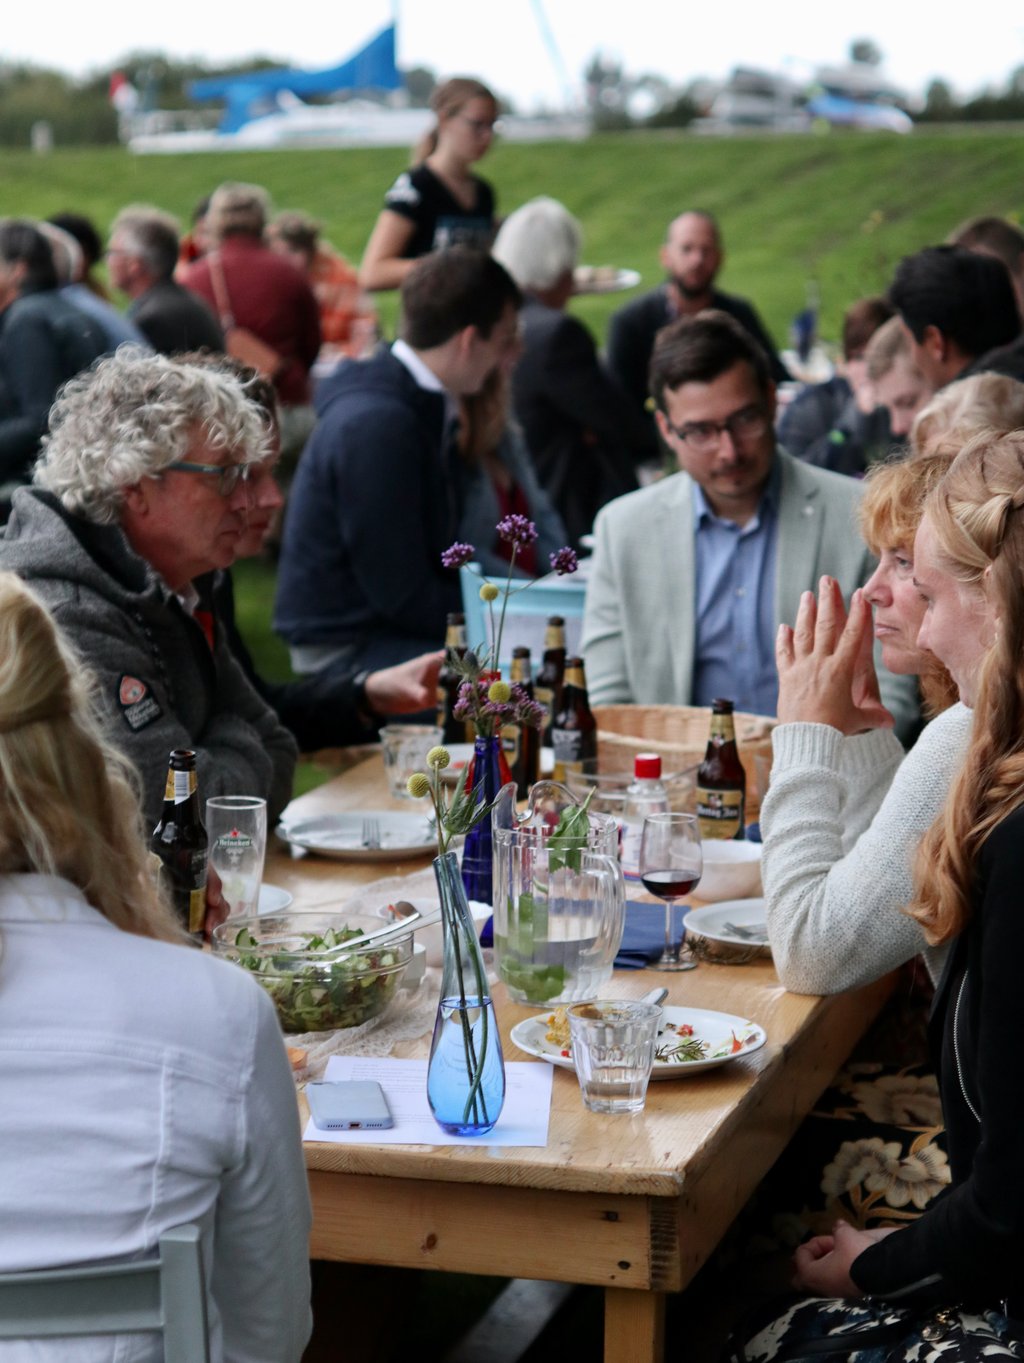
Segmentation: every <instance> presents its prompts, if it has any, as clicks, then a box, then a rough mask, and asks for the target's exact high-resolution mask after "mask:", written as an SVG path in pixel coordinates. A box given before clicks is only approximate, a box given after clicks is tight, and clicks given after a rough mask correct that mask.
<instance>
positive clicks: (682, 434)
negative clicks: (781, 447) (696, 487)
mask: <svg viewBox="0 0 1024 1363" xmlns="http://www.w3.org/2000/svg"><path fill="white" fill-rule="evenodd" d="M768 426H769V420H768V417H767V416H766V415H765V413H764V412H763V411H762V410H761V408H760V407H744V408H742V410H740V411H738V412H733V414H732V416H730V417H726V419H725V420H724V421H690V422H688V423H687V424H686V425H685V426H673V425H672V423H671V422H669V424H668V428H669V430H670V431H671V432H672V434H673V435H674V436H677V437H678V439H680V440H684V441H685V442H686V444H687V445H689V447H690V449H691V450H692V451H693V453H694V454H710V453H711V451H712V450H717V449H718V447H719V445H720V444H721V443H722V432H723V431H728V432H729V435H730V437H731V439H732V441H733V443H734V444H736V445H742V444H745V443H746V442H747V441H748V440H759V439H760V438H761V436H763V435H764V434H765V432H766V431H767V430H768Z"/></svg>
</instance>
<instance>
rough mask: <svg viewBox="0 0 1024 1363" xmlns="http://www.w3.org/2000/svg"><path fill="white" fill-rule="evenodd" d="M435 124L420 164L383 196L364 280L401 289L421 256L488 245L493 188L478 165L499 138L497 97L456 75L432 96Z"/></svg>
mask: <svg viewBox="0 0 1024 1363" xmlns="http://www.w3.org/2000/svg"><path fill="white" fill-rule="evenodd" d="M430 107H431V108H432V109H433V111H434V113H435V115H436V119H437V121H436V123H435V125H434V127H433V128H432V129H431V131H430V132H429V133H428V134H427V136H426V137H425V138H424V140H423V141H422V142H421V143H420V145H419V146H418V147H417V148H416V151H415V154H414V158H413V159H414V165H413V168H412V169H411V170H407V171H403V172H402V174H401V175H399V177H398V179H397V180H396V181H395V183H394V184H393V185H392V186H391V188H390V189H389V190H388V192H387V194H386V195H385V196H384V208H383V210H382V212H381V214H380V216H379V217H378V219H377V222H376V225H375V226H374V229H373V231H372V233H371V234H370V240H369V241H368V242H367V245H366V250H365V251H364V253H363V259H362V264H361V265H360V267H359V282H360V284H361V285H362V286H363V288H364V289H372V290H380V289H397V288H398V287H399V286H400V285H401V283H402V280H403V279H404V278H405V276H406V275H407V274H408V273H409V271H410V270H411V269H412V267H413V264H414V263H415V261H416V260H417V259H418V258H419V257H420V256H425V255H427V254H428V253H429V252H430V251H438V250H441V249H443V248H444V247H446V246H456V245H463V246H476V247H479V248H480V249H481V250H485V251H486V250H489V249H490V245H491V240H492V238H493V236H494V191H493V190H492V189H491V186H490V185H489V184H488V183H487V181H486V180H482V179H481V178H480V177H479V176H478V175H474V174H473V171H472V167H473V166H474V165H475V164H476V162H477V161H479V160H480V158H481V157H482V156H484V155H485V154H486V152H487V150H488V148H489V147H490V145H491V142H492V141H493V139H494V125H495V123H496V122H497V119H498V101H497V100H496V99H495V97H494V95H493V94H492V93H491V92H490V90H488V88H487V86H486V85H484V84H483V83H482V82H481V81H478V80H474V79H473V78H472V77H470V76H454V77H453V78H452V79H451V80H446V81H444V82H443V83H442V84H441V85H438V86H437V87H436V88H435V90H434V92H433V94H432V95H431V97H430Z"/></svg>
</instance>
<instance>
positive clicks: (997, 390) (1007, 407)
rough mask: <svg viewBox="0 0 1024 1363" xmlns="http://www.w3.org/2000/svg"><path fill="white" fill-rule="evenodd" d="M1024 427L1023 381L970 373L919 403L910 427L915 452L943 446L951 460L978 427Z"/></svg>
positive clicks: (986, 428) (1001, 429)
mask: <svg viewBox="0 0 1024 1363" xmlns="http://www.w3.org/2000/svg"><path fill="white" fill-rule="evenodd" d="M1021 429H1024V383H1019V382H1018V381H1017V380H1016V379H1011V378H1008V377H1007V376H1006V375H1005V374H973V375H972V376H971V377H970V378H969V379H960V380H959V382H957V383H950V384H947V385H946V387H945V388H942V389H940V390H939V392H938V393H936V394H935V396H934V397H933V398H931V399H930V400H929V402H928V404H927V406H925V407H922V409H921V410H920V412H918V414H917V416H916V417H915V418H914V424H913V426H912V427H911V429H910V445H911V448H912V449H913V450H914V451H915V452H918V453H923V452H926V451H931V450H935V451H938V450H942V451H944V452H945V453H947V454H948V456H949V458H950V460H951V461H952V459H953V458H954V456H955V455H956V454H957V453H958V452H959V451H960V450H961V449H962V448H963V445H964V442H965V440H966V439H967V438H968V436H969V435H974V434H976V433H977V432H978V431H1019V430H1021Z"/></svg>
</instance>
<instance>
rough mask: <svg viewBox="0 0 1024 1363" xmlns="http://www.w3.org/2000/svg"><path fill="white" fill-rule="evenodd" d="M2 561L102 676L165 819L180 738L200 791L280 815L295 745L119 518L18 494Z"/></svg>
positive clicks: (153, 806)
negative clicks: (257, 803) (90, 515)
mask: <svg viewBox="0 0 1024 1363" xmlns="http://www.w3.org/2000/svg"><path fill="white" fill-rule="evenodd" d="M0 569H9V570H11V571H13V572H16V573H17V574H18V576H19V577H21V578H23V579H24V581H26V582H27V583H28V584H29V585H30V586H31V588H32V589H33V591H34V592H35V593H36V595H37V596H38V597H39V598H40V599H41V600H42V601H43V602H44V604H45V605H46V606H47V607H48V609H49V611H50V613H51V614H52V616H53V618H54V619H55V620H56V621H57V623H58V625H59V626H60V627H61V629H62V630H63V632H64V635H65V637H66V638H67V639H68V640H69V641H70V642H71V644H72V645H73V646H74V648H75V649H76V650H77V651H78V653H79V655H80V656H81V658H82V660H83V661H84V662H85V663H86V665H87V666H88V668H89V670H90V671H91V672H92V673H93V674H94V676H95V677H96V682H97V694H98V699H99V703H100V706H101V709H102V712H103V714H104V716H105V718H106V720H107V731H108V736H109V738H110V739H111V741H112V742H113V743H114V744H115V746H116V747H118V748H120V749H121V750H122V751H123V752H125V753H126V754H127V755H128V757H130V758H131V760H132V761H133V762H134V763H135V765H136V767H137V768H138V770H139V774H140V776H141V778H142V788H143V799H144V809H145V814H146V817H147V819H149V820H150V821H151V822H154V823H155V822H156V820H157V819H158V818H159V816H160V811H161V806H162V802H163V793H164V783H165V781H166V777H167V757H168V754H169V753H170V751H171V749H172V748H194V749H195V751H196V758H197V770H198V779H199V793H200V798H201V799H202V800H203V801H205V800H206V799H207V798H208V797H209V796H211V795H225V794H230V795H260V796H262V797H263V798H264V799H265V800H266V801H267V806H268V810H267V812H268V816H269V818H270V819H271V820H272V821H276V819H277V817H278V815H279V814H280V812H281V810H282V809H283V808H284V806H285V805H286V804H287V802H288V800H289V799H290V798H291V787H292V776H293V772H294V767H295V757H296V747H295V742H294V740H293V739H292V737H291V735H290V734H289V733H288V731H287V729H285V728H284V727H283V726H282V725H281V723H280V722H279V721H278V719H277V716H276V715H275V713H274V711H273V710H271V709H270V707H269V706H268V705H267V704H266V702H265V701H264V700H262V699H261V698H260V696H259V695H257V693H256V691H254V690H253V688H252V686H251V685H250V684H249V682H248V681H247V679H246V677H245V676H244V674H243V673H242V671H241V669H240V668H239V666H238V664H237V663H236V662H235V661H234V659H233V658H232V656H231V654H230V652H229V650H228V644H227V639H226V637H225V636H224V632H223V631H221V630H218V629H216V628H215V637H214V647H213V649H212V650H211V648H210V646H209V644H208V643H207V640H206V637H205V635H204V633H203V630H202V629H201V628H200V626H199V624H197V623H196V621H195V620H193V619H192V618H191V617H190V616H189V614H188V613H187V612H186V611H185V610H184V608H183V607H182V605H181V602H180V601H179V600H178V598H177V597H176V596H175V595H174V594H173V593H172V592H171V591H170V590H169V589H168V588H167V586H166V585H165V584H164V583H163V581H162V580H161V579H160V578H159V577H158V575H157V574H156V573H155V572H154V571H153V569H152V568H151V567H150V566H149V565H148V564H147V563H146V562H145V560H143V559H141V558H140V557H139V556H138V555H137V554H136V553H135V552H134V550H133V549H132V548H131V546H130V545H129V543H128V541H127V539H126V538H125V536H124V534H123V533H122V531H121V530H120V529H119V528H118V527H117V526H108V525H94V524H92V523H91V522H89V521H84V520H81V519H79V518H78V517H75V516H72V515H70V514H69V513H68V512H67V511H65V510H64V509H63V507H62V506H61V505H60V503H59V502H58V500H57V499H56V498H55V497H54V496H52V494H50V493H48V492H44V491H42V490H41V489H38V488H21V489H19V490H18V491H17V492H16V493H15V494H14V510H13V512H12V514H11V518H10V520H9V522H8V524H7V528H6V530H5V532H4V536H3V539H2V540H0Z"/></svg>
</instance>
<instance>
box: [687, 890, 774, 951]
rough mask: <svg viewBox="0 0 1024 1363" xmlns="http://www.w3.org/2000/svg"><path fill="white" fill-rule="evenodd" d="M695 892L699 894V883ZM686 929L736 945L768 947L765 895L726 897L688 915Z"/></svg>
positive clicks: (717, 940) (691, 911)
mask: <svg viewBox="0 0 1024 1363" xmlns="http://www.w3.org/2000/svg"><path fill="white" fill-rule="evenodd" d="M695 894H696V896H697V898H698V899H699V898H700V886H699V885H698V887H697V889H696V891H695ZM685 921H686V931H687V932H697V933H700V935H701V937H709V938H710V939H711V941H712V942H727V943H728V944H729V946H734V947H766V946H767V945H768V927H767V924H766V923H765V913H764V900H763V899H723V900H721V901H720V902H719V903H718V904H705V905H704V906H703V908H699V909H691V910H690V912H689V913H688V914H687V915H686V920H685Z"/></svg>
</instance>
